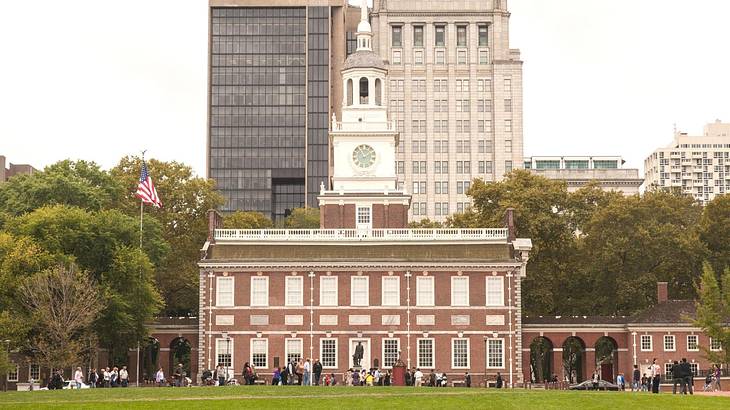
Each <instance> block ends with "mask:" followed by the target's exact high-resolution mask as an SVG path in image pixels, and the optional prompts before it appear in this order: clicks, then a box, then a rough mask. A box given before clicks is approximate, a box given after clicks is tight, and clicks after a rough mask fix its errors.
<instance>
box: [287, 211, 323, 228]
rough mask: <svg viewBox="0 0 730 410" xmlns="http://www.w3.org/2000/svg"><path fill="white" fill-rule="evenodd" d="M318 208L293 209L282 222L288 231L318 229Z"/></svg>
mask: <svg viewBox="0 0 730 410" xmlns="http://www.w3.org/2000/svg"><path fill="white" fill-rule="evenodd" d="M319 226H320V225H319V209H318V208H295V209H294V210H293V211H292V212H291V215H289V216H287V217H286V219H285V220H284V227H285V228H288V229H319Z"/></svg>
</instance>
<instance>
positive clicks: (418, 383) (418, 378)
mask: <svg viewBox="0 0 730 410" xmlns="http://www.w3.org/2000/svg"><path fill="white" fill-rule="evenodd" d="M413 378H414V380H415V381H416V382H415V384H414V386H416V387H421V383H423V373H422V372H421V369H416V372H415V373H414V374H413Z"/></svg>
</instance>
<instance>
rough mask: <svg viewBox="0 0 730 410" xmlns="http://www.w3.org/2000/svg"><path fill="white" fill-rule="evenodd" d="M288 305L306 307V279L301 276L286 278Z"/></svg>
mask: <svg viewBox="0 0 730 410" xmlns="http://www.w3.org/2000/svg"><path fill="white" fill-rule="evenodd" d="M286 305H287V306H303V305H304V278H303V277H301V276H287V277H286Z"/></svg>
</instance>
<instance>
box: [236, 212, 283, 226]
mask: <svg viewBox="0 0 730 410" xmlns="http://www.w3.org/2000/svg"><path fill="white" fill-rule="evenodd" d="M223 227H224V228H226V229H268V228H273V227H274V223H273V222H271V219H269V218H267V217H266V216H265V215H264V214H262V213H261V212H250V211H249V212H245V211H236V212H234V213H232V214H230V215H228V216H226V217H225V218H224V219H223Z"/></svg>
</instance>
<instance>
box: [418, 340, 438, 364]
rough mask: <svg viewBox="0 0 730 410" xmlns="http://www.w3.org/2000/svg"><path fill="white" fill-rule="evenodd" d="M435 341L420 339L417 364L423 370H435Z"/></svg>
mask: <svg viewBox="0 0 730 410" xmlns="http://www.w3.org/2000/svg"><path fill="white" fill-rule="evenodd" d="M433 352H434V349H433V339H418V350H417V355H418V357H417V360H416V361H417V363H418V367H420V368H422V369H424V368H425V369H433V367H434V366H433V364H434V357H433Z"/></svg>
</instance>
